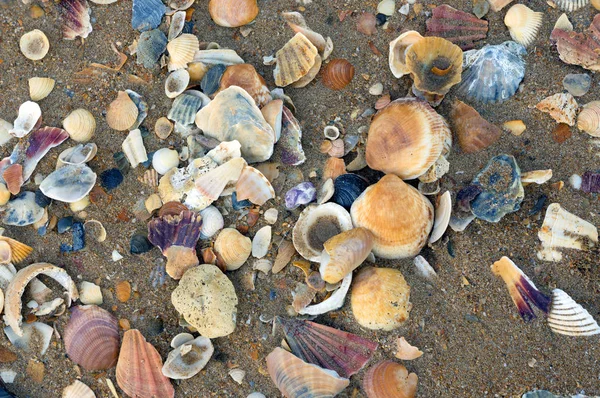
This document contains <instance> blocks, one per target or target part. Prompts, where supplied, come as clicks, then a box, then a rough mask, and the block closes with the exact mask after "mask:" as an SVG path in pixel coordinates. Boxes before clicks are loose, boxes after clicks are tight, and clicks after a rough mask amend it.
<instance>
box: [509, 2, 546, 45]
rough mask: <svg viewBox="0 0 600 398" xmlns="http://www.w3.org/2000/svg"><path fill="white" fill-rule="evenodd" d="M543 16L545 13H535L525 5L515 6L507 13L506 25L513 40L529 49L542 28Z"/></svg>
mask: <svg viewBox="0 0 600 398" xmlns="http://www.w3.org/2000/svg"><path fill="white" fill-rule="evenodd" d="M543 15H544V13H543V12H535V11H533V10H532V9H530V8H529V7H527V6H526V5H524V4H515V5H514V6H512V7H511V8H510V9H509V10H508V11H507V12H506V15H505V16H504V24H505V25H506V26H507V27H508V30H509V32H510V36H511V37H512V39H513V40H514V41H516V42H517V43H519V44H522V45H523V46H525V47H527V46H529V45H530V44H532V43H533V42H534V40H535V37H536V35H537V32H538V30H539V29H540V27H541V26H542V16H543Z"/></svg>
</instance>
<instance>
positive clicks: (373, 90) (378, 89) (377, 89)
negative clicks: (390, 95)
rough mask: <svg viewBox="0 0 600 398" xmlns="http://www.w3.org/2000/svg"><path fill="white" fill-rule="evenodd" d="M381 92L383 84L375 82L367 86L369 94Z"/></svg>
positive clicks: (379, 93)
mask: <svg viewBox="0 0 600 398" xmlns="http://www.w3.org/2000/svg"><path fill="white" fill-rule="evenodd" d="M381 93H383V84H382V83H375V84H373V85H372V86H371V87H369V94H371V95H381Z"/></svg>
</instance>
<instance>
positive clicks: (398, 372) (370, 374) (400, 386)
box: [363, 360, 419, 398]
mask: <svg viewBox="0 0 600 398" xmlns="http://www.w3.org/2000/svg"><path fill="white" fill-rule="evenodd" d="M418 381H419V378H418V377H417V375H416V374H415V373H410V374H409V373H408V371H407V370H406V368H405V367H404V366H402V365H400V364H399V363H397V362H394V361H389V360H388V361H381V362H379V363H377V364H375V365H374V366H373V367H371V369H369V370H368V371H367V373H366V374H365V378H364V379H363V390H364V391H365V393H366V394H367V397H368V398H413V397H414V396H415V393H416V391H417V383H418Z"/></svg>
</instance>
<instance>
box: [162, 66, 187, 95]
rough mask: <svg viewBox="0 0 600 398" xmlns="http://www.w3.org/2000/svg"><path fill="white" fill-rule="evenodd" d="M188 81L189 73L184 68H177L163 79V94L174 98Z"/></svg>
mask: <svg viewBox="0 0 600 398" xmlns="http://www.w3.org/2000/svg"><path fill="white" fill-rule="evenodd" d="M189 83H190V74H189V72H188V71H187V70H185V69H178V70H176V71H174V72H171V74H170V75H169V76H168V77H167V79H166V80H165V94H167V97H169V98H175V97H177V96H178V95H179V94H181V93H183V92H184V91H185V89H186V88H187V86H188V84H189Z"/></svg>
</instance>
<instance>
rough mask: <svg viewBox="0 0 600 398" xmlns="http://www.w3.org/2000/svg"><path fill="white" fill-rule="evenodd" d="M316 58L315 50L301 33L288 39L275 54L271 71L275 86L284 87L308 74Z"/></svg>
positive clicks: (316, 52)
mask: <svg viewBox="0 0 600 398" xmlns="http://www.w3.org/2000/svg"><path fill="white" fill-rule="evenodd" d="M317 56H318V51H317V48H316V47H315V46H314V45H313V44H312V43H311V42H310V40H308V39H307V38H306V36H304V35H303V34H302V33H296V35H295V36H294V37H293V38H292V39H290V40H289V41H288V42H287V43H286V44H285V45H284V46H283V47H282V48H281V49H280V50H279V51H277V53H276V58H277V64H276V66H275V69H274V70H273V77H274V78H275V84H276V85H277V86H279V87H286V86H289V85H290V84H292V83H294V82H296V81H298V80H300V79H301V78H302V77H304V76H305V75H307V74H308V72H309V71H310V70H311V68H312V67H313V65H314V64H315V62H316V60H317Z"/></svg>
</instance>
